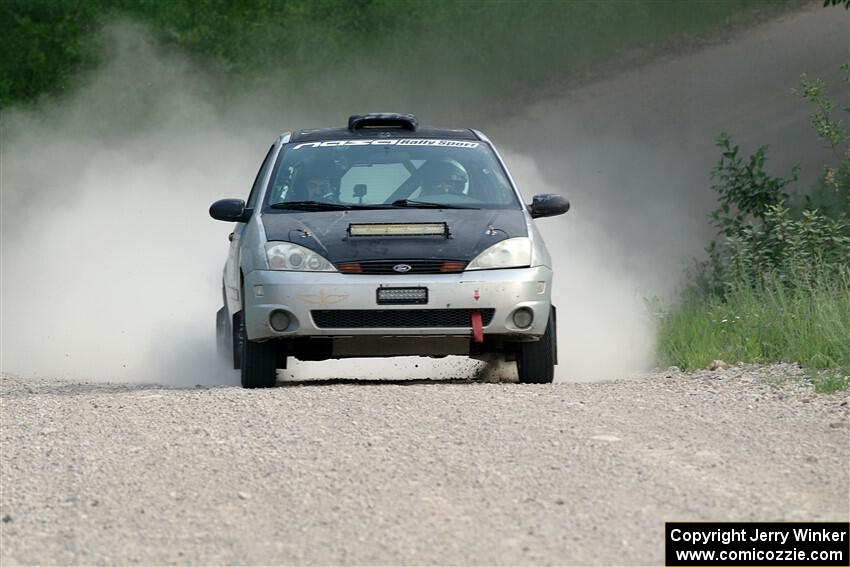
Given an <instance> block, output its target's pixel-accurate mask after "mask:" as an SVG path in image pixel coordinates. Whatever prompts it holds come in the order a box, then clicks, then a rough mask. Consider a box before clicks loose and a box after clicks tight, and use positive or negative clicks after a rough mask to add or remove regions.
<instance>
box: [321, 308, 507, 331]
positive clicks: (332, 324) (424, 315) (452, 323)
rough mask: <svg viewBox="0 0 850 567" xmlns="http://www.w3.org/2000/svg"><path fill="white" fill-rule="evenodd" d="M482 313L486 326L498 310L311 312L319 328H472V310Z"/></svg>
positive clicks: (354, 310) (349, 310) (350, 310)
mask: <svg viewBox="0 0 850 567" xmlns="http://www.w3.org/2000/svg"><path fill="white" fill-rule="evenodd" d="M475 311H479V312H480V313H481V322H482V323H483V325H484V326H485V327H486V326H487V325H489V324H490V321H492V320H493V313H494V312H495V309H385V310H375V309H323V310H316V311H311V312H310V313H311V314H312V315H313V322H314V323H315V324H316V327H318V328H320V329H376V328H392V329H411V328H418V327H422V328H427V327H471V326H472V322H471V319H472V313H474V312H475Z"/></svg>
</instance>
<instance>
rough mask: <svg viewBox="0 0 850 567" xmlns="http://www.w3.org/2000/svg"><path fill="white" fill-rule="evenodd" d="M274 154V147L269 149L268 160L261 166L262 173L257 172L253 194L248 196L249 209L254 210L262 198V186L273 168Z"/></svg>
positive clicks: (252, 189) (252, 188)
mask: <svg viewBox="0 0 850 567" xmlns="http://www.w3.org/2000/svg"><path fill="white" fill-rule="evenodd" d="M273 152H274V145H272V147H270V148H269V152H268V153H267V154H266V159H264V160H263V165H262V166H260V171H258V172H257V177H256V178H254V186H253V187H251V194H250V195H248V203H247V204H246V205H245V206H246V207H247V208H249V209H253V208H254V206H255V205H256V204H257V199H258V198H259V196H260V186H261V185H262V184H263V179H265V178H266V173H267V172H268V170H269V167H270V166H271V162H272V153H273Z"/></svg>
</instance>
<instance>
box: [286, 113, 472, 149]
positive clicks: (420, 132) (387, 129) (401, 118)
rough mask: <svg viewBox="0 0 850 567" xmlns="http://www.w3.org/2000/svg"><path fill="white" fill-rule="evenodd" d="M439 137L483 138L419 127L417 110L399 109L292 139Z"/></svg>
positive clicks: (301, 132) (468, 132)
mask: <svg viewBox="0 0 850 567" xmlns="http://www.w3.org/2000/svg"><path fill="white" fill-rule="evenodd" d="M390 137H392V138H436V139H443V140H480V139H482V138H481V137H480V136H479V135H478V133H477V132H476V131H474V130H469V129H448V128H431V127H422V128H420V127H419V121H418V120H417V119H416V116H414V115H413V114H404V113H399V112H369V113H366V114H353V115H351V116H349V117H348V128H322V129H317V130H298V131H297V132H293V133H292V134H291V135H290V138H289V141H290V142H315V141H324V140H354V139H363V138H366V139H370V138H390Z"/></svg>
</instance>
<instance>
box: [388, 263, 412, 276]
mask: <svg viewBox="0 0 850 567" xmlns="http://www.w3.org/2000/svg"><path fill="white" fill-rule="evenodd" d="M412 269H413V267H412V266H411V265H410V264H396V265H395V266H393V270H395V271H396V272H401V273H402V274H404V273H406V272H409V271H410V270H412Z"/></svg>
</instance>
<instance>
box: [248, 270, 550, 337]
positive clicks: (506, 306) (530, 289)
mask: <svg viewBox="0 0 850 567" xmlns="http://www.w3.org/2000/svg"><path fill="white" fill-rule="evenodd" d="M551 284H552V270H550V269H549V268H546V267H543V266H540V267H536V268H510V269H503V270H480V271H469V272H462V273H459V274H433V275H431V274H429V275H415V276H414V275H359V274H357V275H355V274H341V273H337V272H285V271H270V270H256V271H253V272H249V273H248V274H246V276H245V282H244V286H245V287H244V294H245V295H244V297H243V307H244V316H245V330H246V333H247V335H248V339H250V340H262V339H269V338H282V337H351V336H362V335H375V336H381V337H390V336H398V337H403V336H407V337H414V336H433V337H436V336H449V337H450V336H455V337H458V336H469V335H470V334H471V322H470V324H469V326H465V327H415V328H414V327H401V328H400V327H383V328H382V327H368V328H363V327H360V328H333V329H329V328H320V327H318V326H317V325H316V323H315V321H314V319H313V315H312V314H311V312H312V311H317V310H336V309H340V310H376V311H385V310H393V309H431V310H439V309H473V310H479V309H482V310H483V309H493V310H494V313H493V317H492V319H491V320H490V322H489V324H487V325H486V326H485V327H484V334H485V336H487V335H509V336H515V337H517V338H519V339H521V338H529V339H530V338H536V337H540V336H541V335H543V333H544V332H545V331H546V324H547V321H548V319H549V306H550V293H551V287H552V285H551ZM416 286H423V287H427V288H428V302H427V304H423V305H379V304H378V303H377V299H376V292H377V289H378V288H379V287H416ZM519 307H527V308H529V309H531V310H532V311H533V312H534V321H533V323H532V324H531V326H530V327H528V328H526V329H520V328H518V327H516V325H514V323H513V320H512V315H513V312H514V311H515V310H516V309H518V308H519ZM276 310H282V311H284V312H285V313H287V314H288V316H289V318H290V324H289V326H288V327H287V328H286V329H285V330H283V331H278V330H275V329H273V328H272V326H271V324H270V322H269V318H270V316H271V314H272V312H273V311H276Z"/></svg>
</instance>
